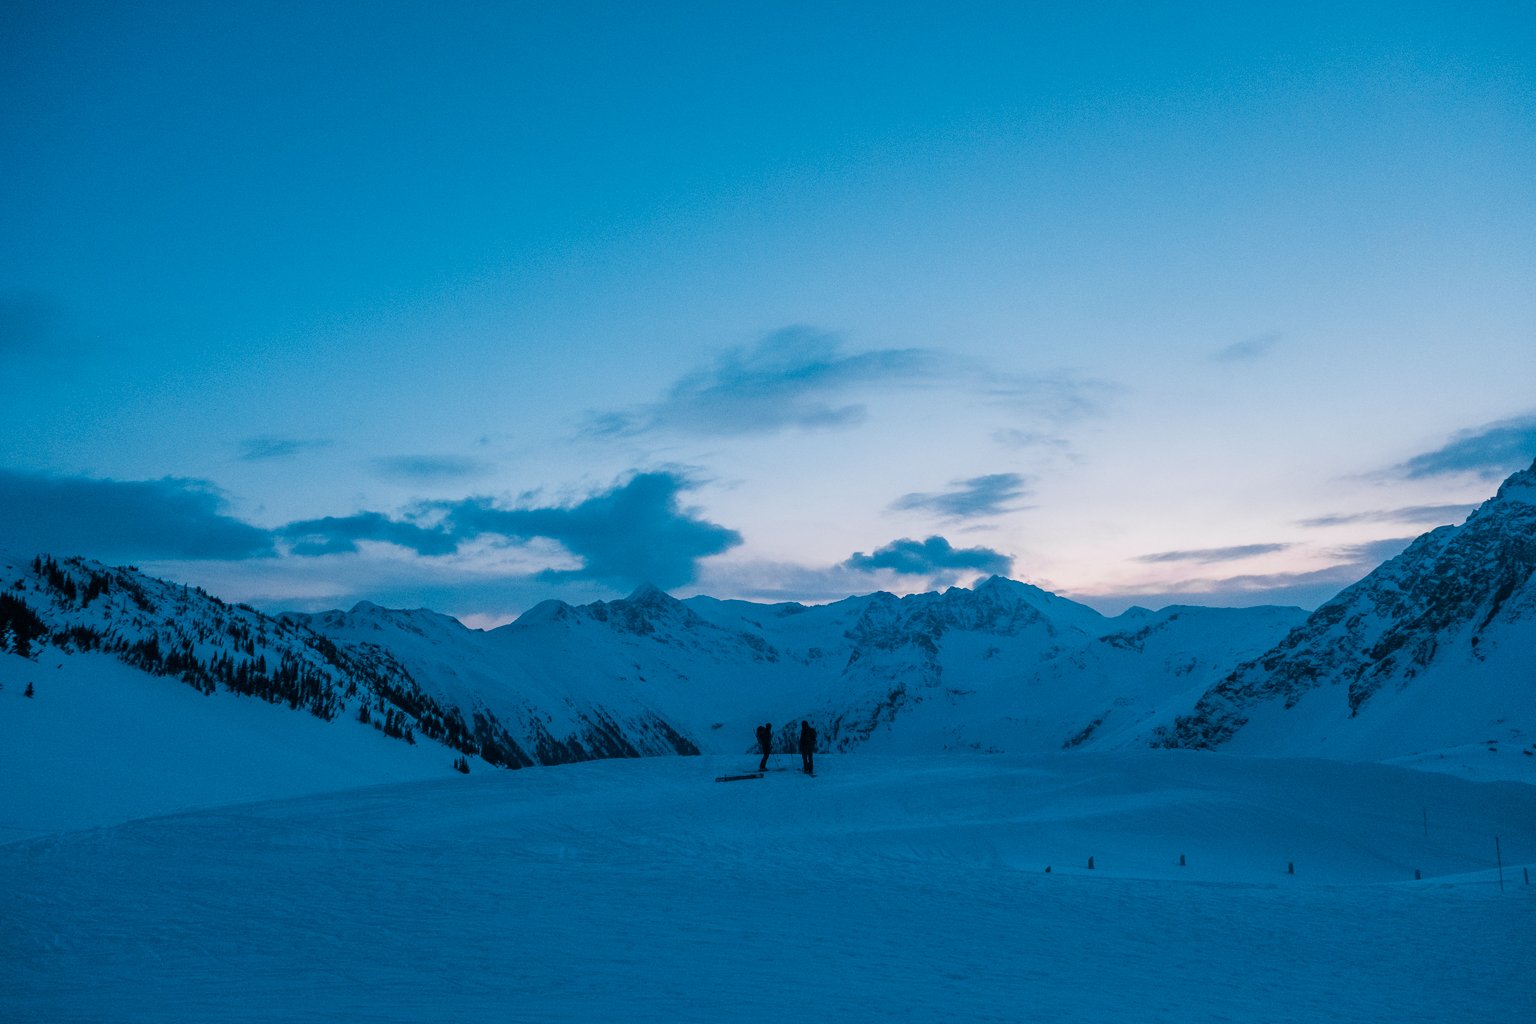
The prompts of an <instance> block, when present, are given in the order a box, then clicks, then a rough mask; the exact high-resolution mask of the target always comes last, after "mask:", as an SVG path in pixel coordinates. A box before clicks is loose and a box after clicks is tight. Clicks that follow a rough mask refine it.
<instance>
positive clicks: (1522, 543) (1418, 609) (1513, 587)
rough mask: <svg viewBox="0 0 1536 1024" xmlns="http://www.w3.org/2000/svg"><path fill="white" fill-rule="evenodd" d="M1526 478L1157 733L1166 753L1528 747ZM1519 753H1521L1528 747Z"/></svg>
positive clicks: (1531, 555)
mask: <svg viewBox="0 0 1536 1024" xmlns="http://www.w3.org/2000/svg"><path fill="white" fill-rule="evenodd" d="M1533 573H1536V465H1533V466H1532V467H1531V468H1530V469H1527V470H1524V471H1523V472H1520V473H1516V474H1514V475H1513V476H1511V477H1510V478H1509V479H1508V480H1506V481H1505V482H1504V485H1503V486H1502V487H1500V488H1499V491H1498V493H1497V494H1496V495H1495V496H1494V497H1493V498H1490V499H1489V500H1488V501H1487V502H1485V503H1483V505H1482V506H1481V507H1479V508H1478V509H1477V510H1476V511H1475V512H1473V513H1472V515H1471V516H1469V517H1468V519H1467V521H1466V522H1465V523H1464V524H1462V525H1461V526H1443V527H1441V528H1439V529H1437V530H1434V531H1432V532H1430V533H1426V534H1425V535H1423V536H1422V537H1420V538H1418V539H1417V540H1416V541H1414V543H1413V544H1412V545H1411V546H1410V547H1409V548H1408V549H1407V550H1406V551H1404V552H1403V553H1402V554H1400V555H1398V556H1397V557H1396V558H1394V559H1392V560H1391V561H1389V562H1387V563H1385V564H1384V565H1382V566H1381V567H1380V568H1378V569H1377V570H1376V571H1375V572H1373V573H1371V574H1370V575H1369V576H1367V577H1366V578H1365V579H1363V580H1361V581H1360V582H1359V583H1357V584H1355V585H1354V586H1352V587H1349V588H1348V589H1346V590H1345V591H1344V592H1343V593H1341V594H1339V595H1338V596H1337V597H1335V598H1334V599H1333V600H1331V601H1329V602H1328V603H1327V604H1324V605H1323V606H1322V607H1320V608H1318V609H1317V611H1316V612H1314V613H1313V614H1312V615H1311V616H1310V617H1308V619H1307V621H1306V622H1305V623H1303V624H1302V625H1301V626H1300V627H1299V628H1297V629H1296V630H1294V631H1293V632H1292V633H1290V634H1289V635H1288V636H1286V637H1285V639H1284V640H1283V641H1281V642H1280V643H1279V644H1278V645H1276V646H1275V647H1274V649H1272V650H1270V651H1267V652H1265V653H1264V654H1263V655H1262V656H1260V657H1258V658H1256V659H1253V660H1251V661H1247V662H1245V663H1244V664H1242V665H1241V666H1239V667H1238V668H1237V669H1236V670H1235V671H1233V672H1232V673H1231V674H1230V675H1228V676H1227V677H1226V678H1224V679H1223V680H1221V681H1220V682H1219V683H1217V684H1216V685H1215V686H1213V687H1212V688H1211V689H1210V690H1209V691H1208V692H1207V693H1205V694H1204V695H1203V696H1202V697H1201V698H1200V699H1199V701H1198V702H1197V703H1196V705H1195V707H1194V708H1193V710H1192V711H1191V712H1190V713H1189V714H1186V715H1181V716H1179V718H1178V719H1177V720H1176V721H1175V722H1173V723H1171V724H1170V725H1169V726H1168V727H1166V728H1165V729H1163V730H1162V731H1161V732H1160V733H1159V735H1158V737H1157V739H1158V741H1159V742H1161V743H1163V744H1165V745H1168V746H1184V747H1215V746H1222V747H1223V748H1225V749H1230V750H1233V751H1240V752H1241V751H1260V752H1269V751H1284V752H1286V753H1292V754H1311V755H1318V756H1333V757H1347V758H1355V759H1362V760H1382V759H1389V758H1412V757H1415V756H1422V755H1425V754H1427V753H1429V752H1432V751H1436V750H1443V749H1445V748H1454V747H1474V746H1482V747H1491V748H1493V749H1497V747H1498V744H1500V743H1504V744H1510V745H1513V746H1516V747H1527V745H1528V744H1530V743H1531V742H1532V739H1533V737H1536V580H1533ZM1527 749H1528V748H1527Z"/></svg>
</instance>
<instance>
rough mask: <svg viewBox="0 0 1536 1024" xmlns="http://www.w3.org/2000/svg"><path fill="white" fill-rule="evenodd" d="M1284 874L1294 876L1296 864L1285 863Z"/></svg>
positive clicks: (1290, 861) (1291, 862)
mask: <svg viewBox="0 0 1536 1024" xmlns="http://www.w3.org/2000/svg"><path fill="white" fill-rule="evenodd" d="M1285 873H1286V874H1288V875H1294V874H1295V873H1296V862H1295V861H1293V860H1288V861H1286V862H1285Z"/></svg>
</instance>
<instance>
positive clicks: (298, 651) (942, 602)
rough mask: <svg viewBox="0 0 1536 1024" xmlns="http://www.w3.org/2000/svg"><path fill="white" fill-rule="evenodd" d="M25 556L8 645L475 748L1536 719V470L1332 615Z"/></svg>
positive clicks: (1298, 740)
mask: <svg viewBox="0 0 1536 1024" xmlns="http://www.w3.org/2000/svg"><path fill="white" fill-rule="evenodd" d="M0 567H3V569H4V578H3V580H0V582H3V585H4V589H3V591H0V650H3V651H5V652H8V653H10V654H12V655H15V654H20V655H22V656H24V657H30V658H36V657H38V656H39V654H40V653H42V652H45V651H46V652H48V653H49V654H50V656H52V655H64V656H74V655H77V654H83V653H90V652H97V653H105V654H107V655H110V656H111V657H114V658H116V659H119V660H121V661H123V662H125V663H127V664H129V665H133V666H136V667H138V668H140V669H142V670H144V671H145V672H148V673H152V674H156V675H161V676H167V677H171V678H174V679H179V680H181V681H182V682H184V683H186V684H188V685H191V686H193V687H196V688H198V689H200V690H202V691H204V692H206V693H209V694H213V693H218V692H223V691H232V692H234V693H237V694H241V695H244V696H246V697H249V698H252V699H260V700H265V701H268V702H271V703H277V704H285V705H287V706H289V707H291V708H293V709H294V710H304V711H308V712H309V713H310V714H312V715H314V716H317V717H319V718H323V719H327V720H330V721H333V722H334V723H335V724H336V727H337V728H372V729H376V730H378V731H379V732H380V733H383V734H385V735H387V736H390V737H393V738H395V739H397V740H399V741H400V742H401V743H412V744H421V743H435V744H441V745H442V746H443V747H445V748H449V749H451V750H452V751H454V752H455V754H454V755H453V756H454V758H455V760H457V758H458V757H460V756H462V757H463V758H464V759H465V763H466V764H467V763H468V762H469V760H471V759H479V760H482V761H484V762H486V763H488V764H492V765H498V766H505V767H521V766H526V765H534V764H558V763H563V762H570V761H580V760H588V759H593V758H602V757H633V756H645V755H659V754H694V753H701V752H703V753H735V752H743V753H744V752H746V751H748V750H749V749H750V748H751V747H752V746H753V730H754V728H755V726H756V725H758V724H761V723H762V722H765V721H768V722H772V723H773V724H774V726H775V735H776V741H777V745H778V746H779V748H780V749H782V750H785V751H788V750H789V749H790V747H791V745H792V737H793V735H794V734H796V733H797V732H798V729H799V722H800V721H801V720H809V721H811V722H812V723H813V724H814V725H815V726H816V727H817V729H818V730H819V731H820V736H821V744H822V746H823V747H824V748H825V749H829V750H837V751H848V750H857V749H879V750H885V751H891V752H920V751H939V750H975V751H1013V752H1020V751H1042V750H1061V749H1078V748H1098V749H1108V748H1123V747H1133V746H1147V745H1152V746H1183V747H1217V746H1220V747H1224V748H1227V749H1231V750H1235V751H1243V752H1249V753H1259V754H1269V755H1276V756H1294V755H1299V754H1300V755H1311V756H1334V757H1346V758H1354V759H1367V760H1386V759H1394V758H1411V757H1413V756H1416V755H1425V754H1427V753H1429V752H1432V751H1435V750H1440V749H1445V748H1455V747H1465V746H1467V745H1471V744H1486V743H1490V742H1492V743H1499V742H1504V743H1514V744H1517V745H1521V744H1526V743H1528V742H1529V741H1530V739H1531V737H1532V736H1533V735H1536V584H1533V583H1532V574H1533V569H1536V466H1533V467H1532V468H1531V469H1530V470H1526V471H1524V472H1521V473H1517V474H1515V475H1514V476H1512V477H1511V478H1510V479H1509V480H1508V481H1506V482H1505V484H1504V485H1503V487H1501V488H1500V490H1499V492H1498V494H1497V495H1496V496H1495V497H1494V498H1492V499H1490V500H1489V501H1488V502H1486V503H1484V504H1483V505H1482V506H1481V507H1480V508H1479V509H1478V510H1477V511H1476V512H1475V513H1473V515H1472V516H1471V517H1470V518H1469V519H1468V520H1467V522H1466V523H1465V524H1464V525H1462V526H1459V527H1450V526H1448V527H1442V528H1440V529H1438V530H1435V531H1433V532H1431V533H1428V534H1426V535H1424V536H1423V537H1421V538H1419V539H1418V540H1417V541H1416V542H1415V543H1414V544H1413V545H1412V546H1411V547H1409V548H1408V550H1406V551H1405V552H1403V553H1402V554H1401V555H1399V556H1398V557H1397V558H1394V559H1392V560H1391V561H1389V562H1387V563H1386V564H1384V565H1382V566H1381V567H1380V568H1378V569H1377V570H1376V571H1375V572H1373V573H1372V574H1371V575H1370V576H1368V577H1366V578H1365V579H1364V580H1362V581H1360V582H1359V583H1357V584H1355V585H1354V586H1352V587H1350V588H1348V589H1347V590H1345V591H1344V592H1343V593H1341V594H1339V595H1338V596H1337V597H1335V598H1334V599H1333V600H1331V601H1329V602H1328V603H1327V604H1325V605H1323V606H1322V607H1321V608H1319V609H1318V610H1317V611H1316V612H1314V613H1312V614H1311V615H1307V614H1306V613H1305V612H1303V611H1302V610H1301V609H1296V608H1278V607H1260V608H1242V609H1219V608H1198V607H1182V606H1174V607H1169V608H1164V609H1162V610H1161V611H1157V612H1151V611H1147V610H1145V609H1132V610H1130V611H1127V612H1125V613H1123V614H1121V615H1119V616H1116V617H1113V618H1110V617H1106V616H1103V615H1101V614H1099V613H1098V612H1096V611H1094V610H1092V609H1091V608H1088V607H1085V606H1083V605H1080V604H1077V603H1075V602H1072V601H1069V600H1066V599H1064V598H1062V597H1059V596H1057V595H1054V594H1051V593H1048V592H1046V591H1044V590H1040V589H1039V588H1037V587H1033V586H1030V585H1028V584H1024V583H1018V582H1015V581H1012V580H1006V579H1001V578H997V577H994V578H992V579H990V580H987V581H986V582H984V583H981V584H978V585H977V586H976V587H975V588H974V589H963V588H951V589H949V590H946V591H944V592H942V593H928V594H918V595H913V596H910V597H905V598H897V597H895V596H893V595H891V594H886V593H877V594H870V595H867V596H863V597H853V598H848V599H846V600H843V601H839V602H836V603H833V604H828V605H820V606H804V605H799V604H793V603H789V604H772V605H762V604H754V603H751V602H745V601H720V600H715V599H713V598H709V597H694V598H689V599H687V600H682V601H680V600H677V599H675V598H672V597H670V596H668V595H667V594H665V593H663V592H661V591H659V590H657V589H656V588H654V587H641V588H640V589H639V590H637V591H636V592H635V593H633V594H631V595H630V596H629V597H627V598H625V599H623V600H617V601H607V602H597V603H594V604H589V605H582V606H573V605H568V604H565V603H562V602H557V601H551V602H546V603H544V604H541V605H539V606H537V607H535V608H533V609H531V610H529V611H528V612H527V613H526V614H524V615H523V616H522V617H521V618H519V619H518V620H517V621H516V622H514V623H511V624H510V625H507V626H503V627H500V628H497V629H493V630H488V631H482V630H474V629H469V628H467V627H465V626H464V625H463V624H461V623H460V622H458V621H457V620H456V619H453V618H450V617H448V616H445V615H440V614H437V613H435V612H431V611H427V610H424V609H423V610H415V611H401V610H391V609H385V608H381V607H379V606H377V605H373V604H369V603H366V602H365V603H362V604H358V605H357V606H355V607H354V608H352V609H351V610H350V611H332V612H325V613H322V614H297V613H289V614H284V615H279V616H269V615H265V614H262V613H260V612H257V611H255V610H254V609H251V608H249V607H246V606H243V605H228V604H226V603H224V602H222V601H220V600H219V599H217V598H215V597H212V596H210V595H208V594H205V593H203V592H202V591H200V590H197V589H193V588H188V587H184V586H180V585H177V584H173V583H168V582H166V581H163V580H157V579H153V578H150V577H148V576H145V575H144V574H142V573H140V572H138V571H137V570H135V569H132V568H109V567H107V566H103V565H100V564H98V563H94V562H90V561H87V560H84V559H78V558H65V559H56V558H53V557H49V556H46V555H39V556H35V557H34V556H30V555H28V556H25V557H10V558H0ZM207 727H208V728H209V729H216V728H217V727H218V725H217V713H216V710H215V708H214V707H213V706H210V707H209V716H208V725H207ZM448 757H449V755H448V753H447V751H446V750H445V763H446V762H447V760H448Z"/></svg>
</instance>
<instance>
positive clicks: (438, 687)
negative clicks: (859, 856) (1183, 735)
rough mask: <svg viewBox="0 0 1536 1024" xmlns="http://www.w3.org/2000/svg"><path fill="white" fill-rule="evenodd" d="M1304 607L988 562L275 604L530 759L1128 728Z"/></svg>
mask: <svg viewBox="0 0 1536 1024" xmlns="http://www.w3.org/2000/svg"><path fill="white" fill-rule="evenodd" d="M1303 617H1304V613H1303V612H1302V611H1301V610H1300V609H1278V608H1258V609H1240V610H1215V609H1179V608H1170V609H1165V610H1163V611H1162V612H1158V613H1152V612H1146V611H1144V610H1137V611H1133V612H1129V613H1127V614H1126V615H1123V616H1121V617H1119V618H1116V619H1109V618H1106V617H1104V616H1102V615H1100V614H1099V613H1098V612H1095V611H1093V610H1092V609H1090V608H1087V607H1085V606H1083V605H1080V604H1076V603H1075V602H1072V601H1068V600H1066V599H1064V598H1061V597H1058V596H1056V595H1054V594H1049V593H1047V592H1045V591H1043V590H1040V589H1039V588H1037V587H1033V586H1029V585H1028V584H1024V583H1018V582H1014V581H1012V580H1005V579H1001V578H993V579H990V580H987V581H986V582H984V583H982V584H980V585H979V586H977V587H976V588H975V589H974V590H969V589H964V588H951V589H949V590H947V591H945V592H943V593H929V594H917V595H912V596H909V597H905V598H897V597H895V596H893V595H891V594H886V593H877V594H871V595H867V596H863V597H854V598H848V599H846V600H844V601H839V602H836V603H833V604H829V605H822V606H814V607H807V606H804V605H799V604H776V605H758V604H753V603H750V602H744V601H719V600H715V599H713V598H709V597H694V598H689V599H688V600H686V601H679V600H677V599H675V598H672V597H670V596H668V595H667V594H665V593H662V592H661V591H660V590H657V589H656V588H654V587H642V588H640V589H639V590H637V591H636V592H635V593H634V594H632V595H630V596H629V597H628V598H625V599H623V600H618V601H606V602H597V603H594V604H590V605H583V606H573V605H568V604H564V603H562V602H558V601H549V602H545V603H544V604H541V605H539V606H537V607H535V608H533V609H531V610H530V611H529V612H528V613H527V614H525V615H524V616H522V617H521V618H519V619H518V620H517V621H516V622H514V623H512V624H510V625H507V626H503V627H501V628H499V629H494V630H490V631H488V632H481V631H476V630H470V629H466V628H465V627H463V626H462V625H460V624H459V623H457V622H456V621H455V620H452V619H449V618H446V617H444V616H440V615H435V614H434V613H431V612H427V611H410V612H403V611H389V610H386V609H381V608H378V607H377V606H374V605H369V604H361V605H358V606H357V607H355V608H353V609H352V610H351V611H350V612H328V613H324V614H321V615H312V616H298V615H289V616H285V618H287V619H288V620H290V621H294V622H300V623H303V624H304V625H307V626H309V627H310V628H312V629H315V630H317V631H319V632H321V633H324V634H325V635H326V636H328V637H330V638H331V639H332V640H333V641H335V642H336V643H337V644H338V645H342V646H345V647H346V648H348V649H350V650H354V651H359V652H362V653H360V654H359V655H358V656H359V657H362V658H364V659H366V658H367V657H368V655H367V652H368V651H370V650H374V649H377V650H378V651H379V652H380V655H381V656H383V655H384V654H386V653H387V655H388V657H389V658H391V659H393V660H394V661H396V662H398V663H399V664H400V665H401V666H403V667H404V669H405V670H406V671H407V672H408V673H409V674H410V676H411V677H412V679H413V680H415V681H416V682H417V683H418V684H419V685H420V686H421V687H422V688H423V690H424V691H425V692H426V693H428V694H430V695H431V696H432V697H433V698H434V699H435V700H437V701H438V702H440V703H442V704H443V705H445V706H454V707H459V708H461V709H463V713H464V716H465V718H466V720H476V716H477V715H478V714H480V713H481V711H482V710H483V711H485V712H487V713H490V714H494V715H495V716H497V717H498V719H499V721H500V722H501V723H503V725H504V726H505V727H506V728H507V729H508V730H509V731H510V732H511V734H512V737H513V739H514V740H515V741H516V742H517V743H518V744H519V745H520V747H521V748H522V749H527V750H531V751H534V752H535V754H536V755H537V757H538V760H540V761H541V762H542V763H552V762H554V761H557V760H576V759H582V758H585V757H591V756H611V755H616V754H653V753H670V752H684V753H691V752H707V753H734V752H741V751H745V750H747V749H749V748H750V747H751V746H752V745H753V740H752V737H753V733H754V729H755V727H756V726H757V725H758V724H759V723H761V722H764V721H768V722H771V723H773V724H774V725H775V727H776V728H775V735H776V745H777V747H778V749H779V750H781V751H785V752H787V751H789V750H791V749H792V748H793V745H794V740H795V737H796V734H797V732H798V729H799V722H800V721H801V720H810V721H813V722H814V723H815V724H816V726H817V728H818V730H819V731H820V733H821V746H822V747H823V748H824V749H829V750H850V749H854V748H856V747H864V746H873V747H876V748H878V749H884V750H890V751H898V752H905V751H920V750H941V749H965V750H974V749H980V750H1003V749H1010V750H1058V749H1061V748H1062V747H1063V746H1075V745H1081V744H1083V743H1090V744H1092V745H1108V744H1109V743H1115V744H1118V745H1127V744H1130V743H1132V742H1134V741H1135V738H1136V736H1137V733H1136V728H1137V726H1140V727H1141V733H1142V734H1144V733H1145V732H1146V730H1147V729H1149V728H1150V727H1151V725H1152V724H1155V723H1156V722H1161V721H1164V720H1168V719H1171V717H1172V715H1173V713H1174V711H1176V710H1188V708H1189V707H1190V706H1191V705H1192V704H1193V702H1194V700H1195V698H1196V697H1198V696H1199V694H1200V693H1202V692H1204V690H1205V689H1206V688H1207V687H1208V686H1209V685H1211V684H1212V683H1214V682H1215V681H1216V680H1217V679H1219V678H1220V677H1221V675H1222V674H1224V673H1225V672H1227V671H1229V670H1230V668H1231V666H1232V665H1234V664H1236V663H1237V662H1238V661H1240V660H1242V659H1243V658H1245V657H1252V656H1254V655H1256V654H1258V653H1259V652H1260V651H1263V650H1265V649H1266V648H1267V647H1268V646H1270V645H1271V644H1273V643H1274V642H1275V640H1277V639H1278V638H1279V637H1280V636H1282V635H1283V634H1284V633H1285V631H1286V630H1288V629H1289V628H1291V627H1292V626H1294V625H1296V624H1297V623H1299V622H1300V621H1301V620H1302V619H1303ZM1122 674H1126V675H1127V678H1129V679H1130V680H1131V681H1132V686H1133V687H1134V688H1135V689H1136V691H1137V692H1134V693H1130V694H1129V695H1127V690H1126V689H1125V688H1124V684H1125V682H1126V679H1125V678H1122ZM1117 688H1118V689H1117ZM1181 696H1182V697H1183V698H1184V702H1183V703H1182V704H1181V705H1177V706H1175V707H1172V708H1171V709H1170V708H1169V706H1168V701H1169V700H1171V699H1177V698H1179V697H1181ZM1117 702H1118V703H1117ZM1164 710H1166V711H1167V713H1166V714H1165V715H1163V717H1157V715H1158V714H1159V712H1161V711H1164ZM1109 718H1113V720H1114V721H1113V725H1112V726H1110V727H1108V728H1102V729H1101V727H1102V726H1103V725H1104V723H1105V721H1106V720H1107V719H1109ZM549 737H561V739H560V740H559V741H558V742H556V741H553V740H551V739H550V738H549Z"/></svg>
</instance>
